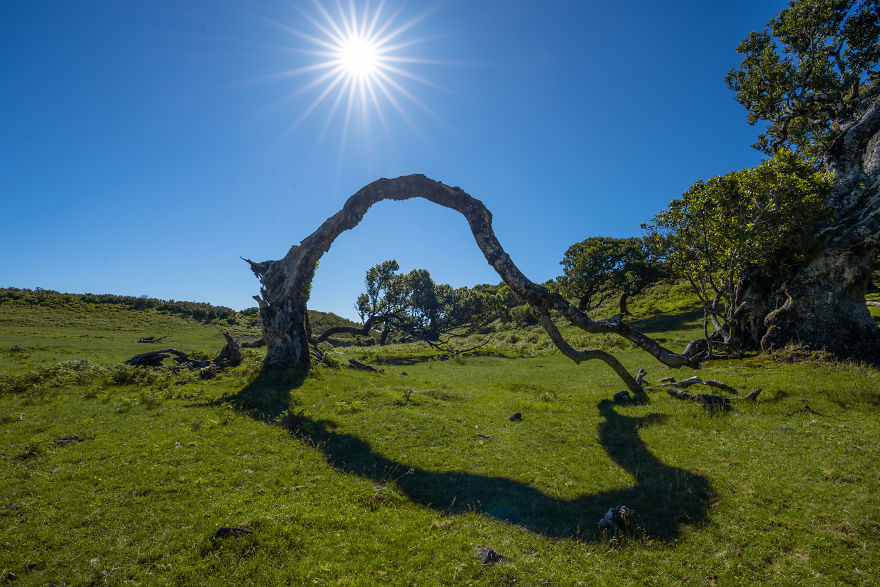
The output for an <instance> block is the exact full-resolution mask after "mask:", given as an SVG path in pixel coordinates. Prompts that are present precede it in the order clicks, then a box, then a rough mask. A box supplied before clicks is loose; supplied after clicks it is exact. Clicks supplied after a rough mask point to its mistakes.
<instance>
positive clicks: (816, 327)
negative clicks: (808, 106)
mask: <svg viewBox="0 0 880 587" xmlns="http://www.w3.org/2000/svg"><path fill="white" fill-rule="evenodd" d="M824 165H825V168H826V170H828V171H829V172H831V173H833V174H834V178H835V183H836V185H835V189H834V190H833V192H832V193H831V195H830V196H829V198H828V201H827V202H826V204H827V206H828V208H829V210H830V211H831V216H832V218H831V221H830V222H828V223H827V225H826V226H825V227H824V228H823V230H822V231H821V232H820V234H819V235H818V238H819V243H820V246H819V248H818V249H817V252H816V254H814V255H813V256H812V257H811V258H810V259H809V260H807V261H806V262H805V263H803V264H802V265H801V266H799V267H797V268H796V269H795V270H794V271H793V272H792V273H791V274H789V275H760V274H753V275H751V276H749V277H748V278H747V279H745V280H744V282H743V284H741V287H740V288H738V289H739V292H740V295H739V296H738V299H737V301H736V303H735V305H736V306H737V307H738V310H737V312H736V313H735V315H734V320H733V324H732V327H733V328H732V332H733V334H734V336H735V338H736V339H737V342H738V343H740V344H741V346H742V347H743V348H758V347H759V348H761V349H763V350H773V349H778V348H781V347H783V346H785V345H786V344H789V343H798V344H802V345H805V346H807V347H809V348H813V349H824V350H827V351H828V352H831V353H832V354H834V355H836V356H838V357H840V358H843V359H858V360H863V361H868V362H872V363H878V362H880V328H878V326H877V324H876V322H875V321H874V319H873V318H872V317H871V314H870V312H868V308H867V304H866V303H865V293H866V291H867V288H868V286H869V284H870V283H871V272H872V269H873V263H874V260H875V259H876V258H877V254H878V252H880V98H878V99H876V100H875V101H874V103H873V105H872V106H871V107H870V108H869V109H868V110H867V111H866V112H865V113H864V114H863V115H862V116H861V117H860V118H859V119H857V120H855V121H853V122H849V123H847V124H846V125H843V128H841V129H840V130H839V134H838V135H837V136H836V138H835V139H834V141H833V142H832V143H831V145H830V147H829V148H828V150H827V152H826V153H825V159H824ZM740 308H741V309H740Z"/></svg>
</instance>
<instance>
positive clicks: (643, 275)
mask: <svg viewBox="0 0 880 587" xmlns="http://www.w3.org/2000/svg"><path fill="white" fill-rule="evenodd" d="M560 265H562V267H563V271H564V273H563V275H562V276H561V277H560V278H559V280H558V281H559V285H560V287H561V290H562V293H563V294H564V295H565V296H567V297H569V298H572V299H575V300H577V304H578V309H580V310H581V311H582V312H589V311H590V310H593V309H595V308H596V307H598V306H600V305H601V304H602V303H603V302H605V301H606V300H607V299H609V298H610V297H612V296H618V304H619V306H620V313H621V314H624V315H626V314H629V310H628V308H627V300H628V299H629V298H630V297H631V296H634V295H638V294H639V293H641V292H642V290H644V289H645V288H646V287H647V286H649V285H651V284H652V283H654V282H656V281H657V280H658V279H660V277H661V276H662V273H663V272H662V268H661V266H660V264H659V263H658V262H657V259H656V258H655V255H654V253H653V251H652V249H651V247H649V246H648V245H647V243H646V242H645V241H643V240H642V239H640V238H611V237H606V236H594V237H590V238H588V239H586V240H583V241H581V242H579V243H575V244H573V245H571V246H570V247H569V248H568V250H567V251H565V255H564V256H563V257H562V261H561V262H560Z"/></svg>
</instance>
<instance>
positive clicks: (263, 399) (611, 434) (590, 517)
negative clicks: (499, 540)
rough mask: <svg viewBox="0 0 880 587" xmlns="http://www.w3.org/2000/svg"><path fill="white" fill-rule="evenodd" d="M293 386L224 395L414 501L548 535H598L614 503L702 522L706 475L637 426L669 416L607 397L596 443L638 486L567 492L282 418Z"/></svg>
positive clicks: (667, 534)
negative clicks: (681, 463) (666, 457)
mask: <svg viewBox="0 0 880 587" xmlns="http://www.w3.org/2000/svg"><path fill="white" fill-rule="evenodd" d="M289 389H291V386H290V383H288V384H284V383H281V382H277V381H276V380H273V379H271V378H267V377H261V378H259V379H258V380H256V381H254V382H253V383H252V384H250V385H249V386H247V387H246V388H245V389H243V390H242V391H241V392H240V393H238V394H237V395H235V396H232V397H227V398H225V401H226V402H229V403H231V404H233V405H235V406H237V407H239V408H241V409H243V410H247V411H248V412H249V413H250V414H251V416H252V417H255V418H258V419H260V420H264V421H268V422H273V423H275V424H278V425H282V426H285V427H287V428H288V429H289V430H290V431H291V433H292V434H294V435H295V436H296V437H298V438H300V439H302V440H303V441H305V442H307V443H308V444H309V445H310V446H312V447H315V448H316V449H317V450H320V451H321V452H323V453H324V456H325V458H326V459H327V462H328V463H329V464H330V465H331V466H333V467H334V468H336V469H337V470H339V471H341V472H344V473H349V474H352V475H357V476H359V477H362V478H364V479H369V480H371V481H373V482H375V483H377V484H383V485H384V484H388V483H394V485H395V486H396V487H397V488H398V489H399V491H400V492H402V493H403V494H404V495H405V496H406V497H407V498H408V499H410V500H411V501H413V502H414V503H417V504H419V505H422V506H425V507H430V508H433V509H435V510H437V511H439V512H441V513H443V514H457V513H464V512H475V513H478V514H481V515H485V516H489V517H493V518H496V519H499V520H503V521H506V522H509V523H512V524H516V525H518V526H521V527H523V528H526V529H528V530H530V531H532V532H535V533H538V534H542V535H545V536H551V537H572V538H577V539H580V540H601V539H602V534H601V533H600V531H599V530H598V528H597V526H596V523H597V521H598V520H599V519H600V518H601V517H602V516H603V515H604V514H605V512H606V511H607V510H608V509H609V508H611V507H614V506H618V505H626V506H628V507H630V508H633V509H635V510H636V512H637V513H638V515H639V523H640V528H639V529H638V530H637V532H638V533H639V534H642V533H643V534H644V535H645V536H647V537H650V538H658V539H672V538H675V537H676V536H677V535H678V534H679V533H680V531H681V528H682V527H683V526H684V525H687V524H699V523H701V522H703V521H705V519H706V517H707V514H708V509H709V505H710V501H711V500H712V499H713V498H714V492H713V490H712V487H711V485H710V484H709V482H708V480H707V479H706V478H705V477H703V476H701V475H697V474H695V473H692V472H690V471H687V470H685V469H679V468H676V467H670V466H668V465H666V464H664V463H663V462H662V461H660V459H658V458H657V457H655V456H654V455H653V454H652V453H651V451H649V450H648V448H647V447H646V446H645V443H644V442H643V441H642V439H641V438H640V437H639V432H638V431H639V429H640V428H643V427H646V426H650V425H659V424H661V423H662V422H663V421H664V419H665V417H664V416H662V415H660V414H648V415H646V416H642V417H635V418H634V417H629V416H623V415H621V414H619V413H617V411H615V409H614V404H613V403H612V402H611V401H610V400H603V401H601V402H599V404H598V406H597V407H598V409H599V414H600V415H601V416H602V418H603V421H602V422H601V423H600V424H599V442H600V443H601V444H602V446H603V447H604V448H605V450H606V451H607V453H608V456H609V457H610V458H611V460H613V461H614V462H615V463H617V464H618V465H620V466H621V467H622V468H623V469H625V470H626V471H627V472H628V473H629V474H630V475H632V476H633V477H634V478H635V485H633V486H632V487H629V488H626V489H616V490H611V491H603V492H598V493H593V494H589V495H583V496H580V497H577V498H575V499H562V498H558V497H555V496H553V495H549V494H547V493H544V492H542V491H540V490H539V489H537V488H535V487H532V486H530V485H528V484H526V483H522V482H520V481H515V480H512V479H507V478H504V477H491V476H487V475H479V474H475V473H470V472H465V471H445V472H439V471H430V470H426V469H422V468H419V467H417V466H414V465H411V464H406V463H401V462H398V461H395V460H393V459H390V458H388V457H386V456H384V455H382V454H379V453H378V452H376V451H374V450H373V448H372V447H371V446H370V444H369V443H367V442H366V441H364V440H362V439H361V438H358V437H357V436H354V435H353V434H347V433H343V432H337V431H336V430H335V428H336V425H335V423H333V422H332V421H329V420H315V419H312V418H309V417H306V416H304V415H301V414H300V415H295V414H294V415H293V416H289V417H287V418H284V419H282V418H279V416H280V415H281V414H282V413H283V412H284V411H285V410H286V409H287V402H288V390H289Z"/></svg>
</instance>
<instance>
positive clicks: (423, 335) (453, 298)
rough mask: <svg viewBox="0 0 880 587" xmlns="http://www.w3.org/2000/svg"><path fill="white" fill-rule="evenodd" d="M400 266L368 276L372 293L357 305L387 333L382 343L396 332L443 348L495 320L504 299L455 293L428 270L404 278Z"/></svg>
mask: <svg viewBox="0 0 880 587" xmlns="http://www.w3.org/2000/svg"><path fill="white" fill-rule="evenodd" d="M399 269H400V266H399V264H398V263H397V261H396V260H394V259H391V260H388V261H384V262H382V263H379V264H377V265H375V266H374V267H371V268H370V269H369V270H367V274H366V277H365V280H364V281H365V284H366V290H367V291H366V292H364V293H362V294H361V295H360V296H359V297H358V299H357V309H358V313H359V315H360V317H361V320H363V321H364V322H365V323H366V322H367V321H369V322H370V323H371V324H374V325H379V324H381V325H382V327H383V332H382V340H383V342H384V341H385V339H386V337H387V336H388V335H389V334H391V333H392V332H396V333H398V334H400V335H402V336H403V337H405V338H413V339H418V340H423V341H425V342H428V343H429V344H432V345H434V346H437V345H438V343H439V344H446V343H448V341H449V339H450V338H451V337H454V336H464V335H467V334H471V333H473V332H474V331H475V330H477V329H479V328H480V327H482V326H484V325H485V324H486V323H488V322H490V321H492V320H494V319H495V318H496V317H497V316H498V314H499V312H500V310H501V303H502V299H501V297H500V296H499V295H497V294H496V292H493V291H490V290H486V289H484V288H474V289H469V288H467V287H461V288H453V287H452V286H450V285H447V284H438V283H435V282H434V280H433V279H431V274H430V273H429V272H428V271H427V270H426V269H413V270H412V271H410V272H409V273H405V274H398V273H397V271H398V270H399Z"/></svg>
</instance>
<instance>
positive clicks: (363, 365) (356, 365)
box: [348, 359, 383, 373]
mask: <svg viewBox="0 0 880 587" xmlns="http://www.w3.org/2000/svg"><path fill="white" fill-rule="evenodd" d="M348 366H349V368H351V369H357V370H358V371H370V372H372V373H382V372H383V371H382V370H381V369H376V368H375V367H370V366H369V365H367V364H366V363H361V362H360V361H355V360H354V359H349V360H348Z"/></svg>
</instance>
